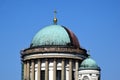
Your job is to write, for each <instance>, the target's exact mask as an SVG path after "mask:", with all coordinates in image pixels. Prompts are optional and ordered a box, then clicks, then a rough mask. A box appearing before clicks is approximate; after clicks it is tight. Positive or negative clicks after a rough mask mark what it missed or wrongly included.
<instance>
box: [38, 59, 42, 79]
mask: <svg viewBox="0 0 120 80" xmlns="http://www.w3.org/2000/svg"><path fill="white" fill-rule="evenodd" d="M37 77H38V80H41V61H40V59H38V75H37Z"/></svg>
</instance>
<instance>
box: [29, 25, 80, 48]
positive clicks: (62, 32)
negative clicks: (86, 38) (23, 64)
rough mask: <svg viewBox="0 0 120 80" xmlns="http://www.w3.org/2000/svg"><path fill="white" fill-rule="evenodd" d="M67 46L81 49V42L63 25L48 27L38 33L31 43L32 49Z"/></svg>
mask: <svg viewBox="0 0 120 80" xmlns="http://www.w3.org/2000/svg"><path fill="white" fill-rule="evenodd" d="M67 45H71V46H74V47H79V42H78V40H77V38H76V36H75V35H74V34H73V33H72V32H71V31H70V30H68V29H67V28H65V27H63V26H61V25H50V26H46V27H45V28H43V29H41V30H40V31H38V33H37V34H36V35H35V36H34V38H33V40H32V43H31V47H38V46H67Z"/></svg>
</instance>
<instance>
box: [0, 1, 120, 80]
mask: <svg viewBox="0 0 120 80" xmlns="http://www.w3.org/2000/svg"><path fill="white" fill-rule="evenodd" d="M55 9H56V10H57V18H58V24H60V25H64V26H66V27H67V28H69V29H70V30H72V31H73V32H74V33H75V34H76V36H77V37H78V39H79V42H80V45H81V46H82V47H83V48H86V49H87V50H90V54H91V56H92V58H93V59H94V60H96V62H97V63H98V65H99V66H100V67H101V69H102V71H101V74H102V75H101V80H120V77H119V75H120V62H119V61H120V58H119V56H120V50H119V49H120V1H119V0H0V39H1V40H0V55H1V56H0V63H1V64H0V71H1V72H0V79H1V80H21V62H20V50H21V49H24V48H28V47H29V45H30V43H31V40H32V38H33V36H34V35H35V34H36V32H37V31H39V30H40V29H41V28H43V27H45V26H47V25H51V24H53V22H52V21H53V11H54V10H55Z"/></svg>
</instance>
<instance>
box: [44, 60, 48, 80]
mask: <svg viewBox="0 0 120 80" xmlns="http://www.w3.org/2000/svg"><path fill="white" fill-rule="evenodd" d="M48 70H49V69H48V59H46V61H45V80H49V76H48V75H49V71H48Z"/></svg>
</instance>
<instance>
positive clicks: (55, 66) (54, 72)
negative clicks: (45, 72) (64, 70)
mask: <svg viewBox="0 0 120 80" xmlns="http://www.w3.org/2000/svg"><path fill="white" fill-rule="evenodd" d="M56 70H57V64H56V59H54V62H53V80H56Z"/></svg>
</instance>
